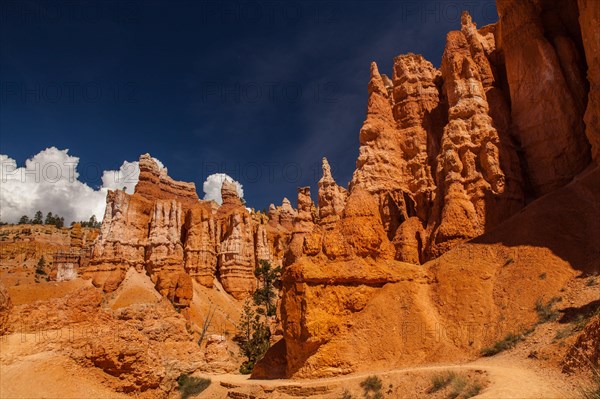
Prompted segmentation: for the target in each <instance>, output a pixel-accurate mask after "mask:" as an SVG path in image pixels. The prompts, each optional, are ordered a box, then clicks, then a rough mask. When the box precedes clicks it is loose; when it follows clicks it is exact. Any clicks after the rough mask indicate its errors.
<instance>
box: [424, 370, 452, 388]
mask: <svg viewBox="0 0 600 399" xmlns="http://www.w3.org/2000/svg"><path fill="white" fill-rule="evenodd" d="M455 378H456V373H454V372H452V371H449V372H447V373H440V374H435V375H434V376H433V377H432V378H431V387H430V388H429V389H428V390H427V392H428V393H434V392H437V391H440V390H442V389H444V388H446V387H447V386H448V385H450V383H451V382H452V381H453V380H454V379H455Z"/></svg>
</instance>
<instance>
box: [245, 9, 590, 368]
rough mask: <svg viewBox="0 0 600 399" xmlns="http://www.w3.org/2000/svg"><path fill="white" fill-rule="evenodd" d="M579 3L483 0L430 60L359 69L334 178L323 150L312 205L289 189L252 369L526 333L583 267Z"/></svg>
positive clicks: (466, 352)
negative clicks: (487, 8)
mask: <svg viewBox="0 0 600 399" xmlns="http://www.w3.org/2000/svg"><path fill="white" fill-rule="evenodd" d="M596 4H597V3H594V2H590V3H589V4H588V3H587V2H586V1H580V4H579V7H581V10H583V9H584V8H586V7H587V9H588V14H587V15H585V16H583V15H582V14H581V10H579V9H578V7H577V5H576V4H575V3H573V2H566V1H559V2H550V1H542V0H540V1H537V0H526V1H516V0H515V1H510V0H506V1H500V2H499V12H500V14H501V19H500V22H499V23H498V24H495V25H490V26H486V27H484V28H481V29H477V27H476V26H475V24H474V23H473V22H472V20H471V17H470V16H469V15H468V14H466V13H465V14H463V15H462V19H461V29H460V30H459V31H454V32H450V33H449V34H448V36H447V41H446V48H445V51H444V55H443V58H442V64H441V68H440V69H439V70H438V69H436V68H434V67H433V65H432V64H431V63H430V62H428V61H427V60H425V59H424V58H423V57H421V56H418V55H414V54H409V55H403V56H399V57H397V58H396V59H395V61H394V69H393V75H392V79H390V78H388V77H387V76H385V75H383V74H380V72H379V70H378V68H377V66H376V65H375V64H372V65H371V79H370V82H369V87H368V89H369V101H368V106H367V117H366V120H365V122H364V124H363V127H362V128H361V131H360V150H359V157H358V160H357V166H356V171H355V172H354V175H353V178H352V181H351V182H350V185H349V188H348V190H347V191H346V190H344V189H343V188H341V187H339V186H338V185H337V184H336V183H335V180H334V179H333V176H331V172H330V168H329V165H328V163H327V161H326V160H324V162H323V178H322V179H321V180H320V181H319V193H318V200H319V201H318V212H314V211H313V210H314V205H313V204H312V201H311V199H310V189H309V188H307V187H305V188H301V189H299V192H298V213H297V216H296V218H295V223H294V229H293V234H292V239H291V242H290V245H289V249H288V251H287V253H286V256H285V260H284V264H285V268H284V273H283V276H282V285H283V289H282V305H281V316H282V324H283V332H284V334H283V337H284V338H283V341H282V342H281V343H278V344H277V345H275V346H274V347H273V348H272V349H271V351H270V352H269V353H267V355H266V356H265V358H264V360H263V361H262V362H260V363H259V364H258V365H257V367H256V372H255V377H260V378H265V377H272V378H276V377H292V376H294V377H317V376H318V377H323V376H327V375H337V374H345V373H349V372H354V371H361V370H373V369H377V368H381V369H384V368H390V367H394V366H402V365H404V366H405V365H407V364H417V363H420V362H427V361H433V360H435V361H444V360H448V361H456V360H459V359H466V358H469V357H470V356H473V355H476V354H478V353H479V350H480V349H481V348H483V347H484V346H485V345H489V344H490V343H493V342H495V341H496V340H497V339H499V338H500V337H502V336H503V335H505V334H506V333H507V332H509V331H512V332H515V331H517V332H518V331H519V330H520V329H526V326H527V325H528V324H531V323H533V322H535V318H536V316H535V312H534V308H535V302H536V300H539V298H543V297H545V296H547V295H549V293H557V292H558V290H559V288H560V287H561V286H562V285H563V284H564V283H565V281H567V280H568V279H569V278H571V277H572V276H573V274H574V271H573V267H578V268H582V267H583V266H582V265H587V264H593V262H592V259H594V257H595V256H597V255H595V253H596V252H597V251H596V252H595V249H593V248H594V247H595V246H596V245H597V243H600V230H598V226H597V223H594V222H593V221H592V219H594V220H595V218H596V217H597V214H598V207H597V206H596V205H594V202H595V201H598V200H600V192H598V186H599V185H598V179H599V178H600V175H599V173H598V170H597V169H595V170H593V171H592V172H590V173H588V174H587V175H585V176H584V177H581V179H575V181H573V182H572V183H571V184H569V185H567V186H566V187H564V186H565V185H566V184H567V183H569V182H571V181H572V180H573V177H574V176H576V175H579V174H580V173H581V172H582V171H583V170H584V169H586V168H587V167H588V166H589V165H590V162H591V157H590V147H591V148H592V153H593V154H594V157H597V155H596V153H595V151H596V150H595V148H596V147H595V146H596V144H594V143H595V140H596V137H597V123H596V122H597V116H596V114H597V109H598V108H597V106H596V107H595V108H594V107H593V106H592V107H590V104H591V102H592V99H593V97H594V96H595V95H596V94H597V93H596V94H595V93H594V88H595V86H594V85H595V83H594V81H593V79H594V78H595V68H596V66H594V67H592V66H590V68H589V70H588V77H589V81H588V80H586V79H585V71H586V69H587V64H586V60H588V62H589V60H591V59H595V58H594V57H596V58H597V48H596V47H597V46H596V43H597V42H598V40H595V42H594V43H593V44H590V43H587V42H588V41H590V40H591V41H594V39H589V37H590V36H594V35H596V36H597V32H598V29H597V28H596V26H595V25H594V21H597V16H598V13H597V12H596V11H597V6H596ZM578 20H579V21H581V31H580V27H579V23H578ZM582 32H583V33H582ZM582 36H583V37H584V39H583V41H582ZM583 43H585V44H583ZM584 50H585V53H584ZM588 97H589V100H588ZM564 102H568V104H566V105H564V104H563V103H564ZM563 105H564V106H563ZM586 135H587V136H586ZM590 142H591V143H592V145H591V146H590ZM596 143H597V142H596ZM569 195H571V196H572V198H573V200H574V201H576V202H577V204H578V208H577V209H575V208H573V209H571V208H569V209H568V210H567V209H566V208H568V206H566V204H567V203H568V202H569V200H568V199H567V197H568V196H569ZM541 196H544V197H543V198H540V197H541ZM536 198H539V200H538V201H534V202H532V203H531V204H530V205H529V207H527V208H525V209H523V208H524V207H525V206H526V205H527V204H528V203H529V202H531V201H532V200H533V199H536ZM559 209H562V211H559ZM561 212H562V213H561ZM559 213H560V215H558V214H559ZM563 213H564V214H563ZM517 214H518V215H517ZM567 214H568V215H567ZM515 215H516V216H515ZM551 215H554V216H551ZM507 220H509V221H507ZM546 225H548V227H545V226H546ZM577 226H579V227H577ZM580 228H581V229H583V230H585V231H586V233H585V234H584V235H585V237H586V239H585V240H584V241H583V242H580V243H578V244H577V245H575V244H574V243H573V242H572V240H573V238H572V234H574V233H573V232H574V231H579V229H580ZM546 229H549V230H548V231H546ZM549 231H551V232H552V233H549ZM576 235H577V236H579V235H578V233H577V234H576ZM459 244H462V245H459ZM506 245H508V246H509V247H510V248H509V249H505V248H506V247H505V246H506ZM573 248H578V250H577V252H574V250H573ZM590 262H592V263H590ZM411 263H412V265H411ZM420 263H424V266H423V267H417V266H415V264H420ZM537 268H539V270H538V269H537ZM584 269H585V268H584ZM582 270H583V269H582ZM542 271H543V275H544V276H545V277H547V279H546V280H545V281H544V282H543V283H540V282H538V280H539V278H538V277H537V276H539V275H540V273H542ZM588 272H589V270H588ZM515 321H518V322H519V323H521V324H519V323H516V322H515ZM490 326H493V328H492V327H490ZM448 328H453V329H454V330H453V331H451V332H452V334H451V336H449V335H448V334H449V333H448V332H447V331H446V329H448ZM463 328H466V330H465V331H463ZM469 329H470V330H469ZM456 334H458V335H456Z"/></svg>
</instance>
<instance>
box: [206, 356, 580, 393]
mask: <svg viewBox="0 0 600 399" xmlns="http://www.w3.org/2000/svg"><path fill="white" fill-rule="evenodd" d="M446 370H455V371H469V370H481V371H485V372H486V373H487V375H488V377H489V379H490V381H491V382H490V385H489V386H488V387H487V388H486V389H485V390H484V391H483V392H482V393H481V394H479V395H478V396H477V398H496V399H497V398H502V399H509V398H515V399H516V398H518V399H526V398H527V399H528V398H531V399H538V398H544V399H551V398H557V399H558V398H573V397H574V395H573V392H572V390H571V389H569V388H565V384H564V382H563V381H561V380H560V379H557V378H551V377H550V376H547V375H544V374H542V373H540V372H539V371H536V370H535V369H534V368H533V367H531V366H530V365H527V364H525V363H522V362H518V361H515V360H514V359H511V358H505V357H502V356H499V357H493V358H482V359H478V360H476V361H474V362H470V363H465V364H460V365H456V364H448V365H432V366H420V367H410V368H402V369H395V370H389V371H384V372H380V373H377V375H380V376H381V377H391V376H399V375H402V374H406V373H411V372H423V371H425V372H427V371H446ZM373 374H374V373H373V372H366V373H357V374H352V375H347V376H340V377H332V378H322V379H318V380H249V379H248V376H244V375H238V374H221V375H211V376H210V378H211V379H212V381H213V384H214V383H217V384H220V383H221V382H223V383H225V384H233V385H236V386H239V387H240V388H243V387H261V388H263V389H264V390H266V391H269V390H272V389H273V388H274V387H282V386H301V387H307V388H308V387H319V386H343V385H344V383H345V382H355V383H358V382H359V381H362V380H364V378H366V377H367V376H369V375H373ZM215 385H216V384H215ZM316 397H318V396H315V398H316Z"/></svg>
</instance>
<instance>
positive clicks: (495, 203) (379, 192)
mask: <svg viewBox="0 0 600 399" xmlns="http://www.w3.org/2000/svg"><path fill="white" fill-rule="evenodd" d="M495 33H496V29H495V27H493V26H492V27H485V28H483V29H481V30H477V28H476V26H475V24H474V23H473V22H472V21H471V18H470V16H469V15H468V14H464V15H463V17H462V25H461V30H460V31H455V32H451V33H450V34H448V37H447V44H446V50H445V52H444V56H443V59H442V67H441V69H440V70H437V69H436V68H434V67H433V65H432V64H431V63H430V62H429V61H427V60H425V59H424V58H423V57H421V56H418V55H414V54H409V55H402V56H399V57H397V58H396V59H395V62H394V73H393V79H392V80H391V81H390V80H389V79H388V78H387V77H385V75H381V74H380V73H379V71H378V69H377V66H376V65H375V64H372V65H371V81H370V82H369V102H368V108H367V119H366V121H365V123H364V125H363V127H362V129H361V132H360V144H361V147H360V151H359V157H358V160H357V164H356V165H357V168H356V171H355V173H354V176H353V179H352V182H351V183H350V190H352V189H353V188H355V187H361V188H363V189H366V190H367V191H369V192H370V193H372V194H374V195H375V196H376V197H377V198H378V202H379V208H380V215H381V219H382V223H383V225H384V228H385V230H386V232H387V236H388V238H389V239H390V240H391V241H393V242H394V244H395V247H396V255H395V257H396V259H397V260H401V261H407V262H411V263H421V262H423V261H425V260H427V259H431V258H435V257H437V256H439V255H441V254H442V253H443V252H445V251H447V250H448V249H450V248H451V247H452V246H453V245H456V244H457V243H458V242H461V241H463V240H465V239H468V238H472V237H476V236H478V235H480V234H482V233H483V232H484V231H485V230H486V229H490V228H493V227H494V226H496V225H497V224H498V223H499V222H500V221H502V220H504V219H505V218H506V217H508V216H510V215H512V214H514V213H515V212H516V211H518V210H519V209H520V208H521V207H522V206H523V202H524V200H523V187H522V184H523V183H522V181H523V177H522V174H521V169H520V165H519V158H518V156H517V149H516V148H515V145H514V144H513V140H512V138H511V136H510V129H509V128H510V106H509V99H508V97H507V96H506V93H504V92H503V87H504V85H505V84H506V82H503V81H502V80H501V77H502V73H500V72H499V71H498V70H499V69H502V68H503V65H502V64H501V62H500V60H499V57H498V50H497V48H496V43H495Z"/></svg>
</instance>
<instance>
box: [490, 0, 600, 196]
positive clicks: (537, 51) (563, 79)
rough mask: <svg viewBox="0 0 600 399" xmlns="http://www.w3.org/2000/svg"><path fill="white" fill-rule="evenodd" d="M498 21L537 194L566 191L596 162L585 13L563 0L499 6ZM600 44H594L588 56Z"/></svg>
mask: <svg viewBox="0 0 600 399" xmlns="http://www.w3.org/2000/svg"><path fill="white" fill-rule="evenodd" d="M590 3H593V2H590ZM594 7H596V8H597V7H598V5H597V4H595V5H594ZM498 13H499V15H500V22H499V28H500V29H499V34H498V35H497V36H498V39H499V42H500V46H499V47H500V50H501V51H502V53H503V58H504V60H505V70H506V77H507V80H508V86H509V89H510V100H511V122H512V134H513V135H514V136H515V137H516V139H517V140H518V141H519V142H520V145H521V147H522V150H523V155H524V157H523V160H524V165H525V167H526V171H527V177H528V178H529V181H530V183H531V189H532V190H533V193H534V194H545V193H548V192H550V191H552V190H553V189H556V188H557V187H560V186H562V185H564V184H565V183H567V182H568V181H569V180H571V179H572V178H573V176H575V175H576V174H577V173H579V172H580V171H581V170H583V169H584V168H585V167H586V166H587V165H588V164H589V161H590V145H589V142H588V141H587V140H586V137H585V129H586V127H585V123H584V120H583V115H584V112H585V110H586V103H587V98H586V97H587V93H586V91H587V86H588V82H587V81H586V78H585V71H586V62H585V57H586V55H585V54H584V52H583V48H582V36H581V30H580V29H579V23H578V14H579V10H578V7H577V4H576V2H572V1H564V0H560V1H554V2H552V1H542V0H526V1H520V0H498ZM583 18H584V20H585V19H586V17H583ZM592 18H593V17H592ZM586 22H587V21H586ZM596 29H597V28H596ZM587 34H589V30H588V32H587ZM597 41H598V40H597V38H596V39H595V40H594V39H592V40H589V39H588V40H587V42H588V43H589V44H588V48H589V46H592V48H593V47H594V44H592V43H594V42H597ZM596 46H597V44H596ZM592 48H589V50H592ZM590 65H591V64H590ZM594 68H597V66H592V73H593V69H594ZM594 112H597V111H595V110H593V111H591V112H590V115H591V114H592V113H594ZM591 131H593V127H592V129H590V133H591ZM592 135H593V136H595V135H594V134H593V133H592Z"/></svg>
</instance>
